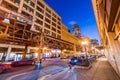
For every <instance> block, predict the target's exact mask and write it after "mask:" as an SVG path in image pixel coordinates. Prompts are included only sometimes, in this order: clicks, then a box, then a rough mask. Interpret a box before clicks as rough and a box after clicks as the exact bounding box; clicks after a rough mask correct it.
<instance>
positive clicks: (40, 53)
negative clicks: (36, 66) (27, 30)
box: [37, 33, 43, 62]
mask: <svg viewBox="0 0 120 80" xmlns="http://www.w3.org/2000/svg"><path fill="white" fill-rule="evenodd" d="M42 40H43V35H42V33H41V34H40V45H39V48H38V60H37V62H41V61H42Z"/></svg>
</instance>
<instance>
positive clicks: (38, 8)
mask: <svg viewBox="0 0 120 80" xmlns="http://www.w3.org/2000/svg"><path fill="white" fill-rule="evenodd" d="M37 10H38V11H39V12H40V13H43V14H44V10H43V9H41V8H40V7H38V6H37Z"/></svg>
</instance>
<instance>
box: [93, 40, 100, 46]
mask: <svg viewBox="0 0 120 80" xmlns="http://www.w3.org/2000/svg"><path fill="white" fill-rule="evenodd" d="M98 45H99V43H98V40H97V39H91V46H98Z"/></svg>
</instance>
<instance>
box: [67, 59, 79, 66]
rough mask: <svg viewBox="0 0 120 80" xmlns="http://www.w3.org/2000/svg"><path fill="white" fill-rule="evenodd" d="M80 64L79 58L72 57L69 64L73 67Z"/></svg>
mask: <svg viewBox="0 0 120 80" xmlns="http://www.w3.org/2000/svg"><path fill="white" fill-rule="evenodd" d="M77 62H78V58H77V57H72V58H70V59H69V63H70V64H72V65H76V64H77Z"/></svg>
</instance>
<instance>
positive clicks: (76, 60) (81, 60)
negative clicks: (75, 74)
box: [69, 56, 90, 67]
mask: <svg viewBox="0 0 120 80" xmlns="http://www.w3.org/2000/svg"><path fill="white" fill-rule="evenodd" d="M69 63H70V64H71V65H78V66H85V67H87V66H89V65H90V61H89V59H87V58H85V57H83V56H81V57H72V58H71V59H69Z"/></svg>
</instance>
